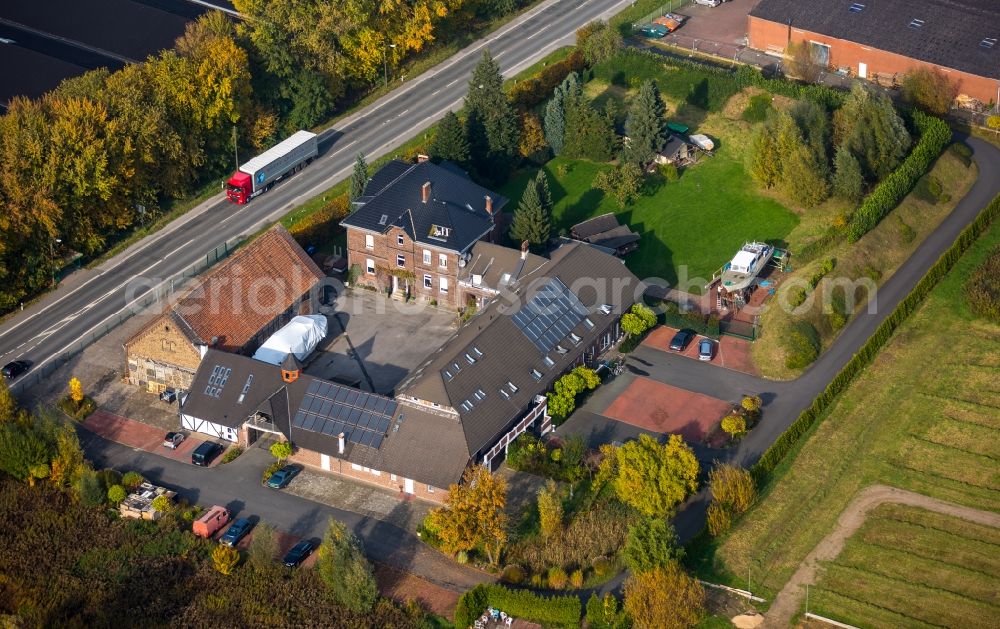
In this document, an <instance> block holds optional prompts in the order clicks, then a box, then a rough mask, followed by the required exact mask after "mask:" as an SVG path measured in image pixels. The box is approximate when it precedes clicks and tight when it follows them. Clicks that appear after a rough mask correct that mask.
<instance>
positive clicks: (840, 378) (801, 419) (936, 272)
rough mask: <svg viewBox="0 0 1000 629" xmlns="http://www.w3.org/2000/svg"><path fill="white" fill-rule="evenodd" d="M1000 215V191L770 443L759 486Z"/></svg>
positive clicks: (757, 468)
mask: <svg viewBox="0 0 1000 629" xmlns="http://www.w3.org/2000/svg"><path fill="white" fill-rule="evenodd" d="M998 215H1000V195H998V196H997V197H995V198H994V199H993V201H992V202H990V204H989V205H987V206H986V207H985V208H984V209H983V211H982V212H980V213H979V216H977V217H976V219H975V220H974V221H973V222H972V223H971V224H970V225H969V226H968V227H966V228H965V230H964V231H962V233H961V235H960V236H959V237H958V239H957V240H955V242H954V244H952V246H951V247H949V248H948V250H947V251H945V252H944V254H942V255H941V257H940V258H938V260H937V262H935V263H934V266H932V267H931V268H930V269H929V270H928V271H927V274H926V275H924V277H923V278H921V280H920V281H919V282H917V285H916V286H915V287H914V288H913V291H911V292H910V294H909V295H907V296H906V297H905V298H904V299H903V301H901V302H900V303H899V305H898V306H896V308H895V310H893V311H892V313H891V314H890V315H889V316H888V317H887V318H886V319H885V321H883V322H882V323H881V325H879V327H878V328H877V329H876V330H875V333H874V334H872V335H871V337H870V338H869V339H868V340H867V341H866V342H865V344H864V345H862V346H861V349H860V350H858V352H857V353H856V354H855V355H854V356H853V357H852V358H851V360H850V361H848V363H847V364H846V365H844V368H843V369H841V370H840V373H838V374H837V376H836V377H835V378H834V379H833V380H832V381H831V382H830V384H828V385H827V386H826V389H824V390H823V392H822V393H820V394H819V396H817V397H816V399H815V400H813V403H812V404H811V405H810V406H809V408H807V409H806V410H804V411H802V414H800V415H799V416H798V418H797V419H796V420H795V421H794V422H793V423H792V425H791V426H789V427H788V429H786V430H785V432H783V433H782V434H781V436H780V437H778V440H777V441H775V442H774V444H773V445H771V447H770V448H768V449H767V451H766V452H765V453H764V455H763V456H762V457H761V458H760V460H759V461H758V462H757V464H756V465H754V466H753V468H752V472H753V475H754V477H755V478H756V480H757V483H758V486H760V485H761V484H762V483H763V482H764V480H766V478H767V476H768V475H769V474H770V473H771V471H773V470H774V468H775V467H776V466H777V465H778V463H780V462H781V460H782V459H783V458H784V457H785V455H786V454H788V452H789V450H791V449H792V447H793V446H794V445H795V443H796V442H797V441H798V440H799V438H800V437H801V436H802V435H803V434H805V433H806V431H808V430H809V428H810V427H811V426H812V425H813V422H815V421H816V419H817V418H818V417H819V416H820V415H821V414H822V413H823V412H824V411H825V410H826V409H827V408H829V407H830V405H831V404H832V403H833V401H834V400H835V399H836V398H837V396H838V395H840V393H841V392H843V391H844V390H845V389H846V388H847V387H848V385H849V384H850V383H851V382H852V381H853V380H854V378H855V377H856V376H857V375H858V374H859V373H860V372H861V370H863V369H864V368H865V367H867V366H868V365H869V364H870V363H871V362H872V360H874V358H875V356H876V355H877V354H878V352H879V350H880V349H881V348H882V346H883V345H885V344H886V342H887V341H888V340H889V338H890V337H891V336H892V334H893V332H895V330H896V328H898V327H899V326H900V324H902V323H903V321H905V320H906V318H907V317H908V316H910V314H911V313H913V312H914V311H915V310H916V309H917V307H918V306H919V305H920V303H921V302H922V301H923V300H924V298H925V297H926V296H927V295H928V294H929V293H930V292H931V290H932V289H933V288H934V287H935V286H936V285H937V283H938V282H939V281H940V280H941V278H942V277H944V276H945V275H946V274H947V273H948V271H950V270H951V268H952V267H953V266H954V265H955V263H956V262H957V261H958V260H959V258H961V257H962V254H964V253H965V252H966V250H968V248H969V247H970V246H971V245H972V244H973V243H974V242H975V241H976V239H977V238H979V236H980V234H982V233H983V232H984V231H986V229H987V228H988V227H989V226H990V223H992V222H993V220H994V219H995V218H996V217H997V216H998Z"/></svg>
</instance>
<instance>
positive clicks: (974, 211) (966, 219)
mask: <svg viewBox="0 0 1000 629" xmlns="http://www.w3.org/2000/svg"><path fill="white" fill-rule="evenodd" d="M953 139H954V140H955V141H962V142H965V143H966V144H967V145H968V146H969V147H970V148H971V149H972V151H973V159H975V160H976V164H977V166H978V167H979V178H978V179H977V180H976V182H975V183H974V184H973V186H972V188H971V189H970V190H969V192H968V193H967V194H966V195H965V196H964V197H962V199H961V201H959V202H958V204H957V205H956V206H955V209H954V210H952V212H951V214H949V215H948V216H947V217H946V218H945V219H944V221H942V223H941V224H940V225H939V226H938V228H937V229H936V230H934V231H933V232H931V234H930V235H929V236H927V238H926V239H925V240H924V241H923V242H922V243H921V244H920V246H919V247H917V249H916V251H914V252H913V254H912V255H911V256H910V258H909V259H908V260H907V261H906V262H905V263H904V264H903V265H902V266H901V267H900V268H899V269H898V270H897V271H896V273H895V274H893V276H892V277H890V278H889V279H888V280H887V281H886V282H885V284H883V285H882V287H881V288H880V289H879V290H878V293H877V306H878V307H877V309H876V311H875V312H874V313H869V311H868V309H867V308H865V309H863V310H862V312H860V313H859V314H857V315H856V316H855V317H854V318H853V319H852V320H851V321H850V323H848V325H847V327H846V328H844V330H843V332H841V334H840V336H838V337H837V339H836V340H835V341H834V343H833V345H831V346H830V348H829V349H828V350H827V351H826V352H824V353H823V354H822V355H821V356H820V357H819V359H818V360H817V361H816V362H815V363H813V364H812V365H811V366H810V367H809V368H808V369H807V370H806V372H805V373H803V374H802V375H801V376H800V377H799V378H797V379H796V380H793V381H790V382H773V383H769V384H770V388H771V389H772V391H773V393H772V394H771V395H769V396H765V397H766V398H768V399H765V406H764V416H763V420H762V421H761V422H760V423H759V424H758V425H757V426H756V427H755V428H754V429H753V430H752V431H750V433H749V434H748V435H747V436H746V437H745V438H744V439H743V440H742V441H741V442H740V445H739V446H738V447H737V448H735V449H734V450H731V451H728V452H727V453H726V455H725V456H726V457H727V458H726V461H725V462H729V463H733V464H736V465H740V466H743V467H746V468H749V467H751V466H752V465H753V464H754V463H756V462H757V461H758V460H759V459H760V457H761V456H762V455H763V454H764V452H765V451H766V450H767V449H768V448H769V447H770V446H771V444H773V443H774V442H775V441H776V440H777V439H778V437H780V436H781V434H782V433H783V432H784V431H785V430H786V429H787V428H788V427H789V426H790V425H791V424H792V423H793V422H794V421H795V420H796V419H797V418H798V416H799V414H800V413H802V411H804V410H805V409H806V408H808V407H809V405H811V404H812V402H813V400H814V399H815V398H816V397H817V396H818V395H819V394H820V393H822V392H823V390H824V389H825V388H826V386H827V384H829V383H830V382H831V381H832V380H833V379H834V378H835V377H836V376H837V374H838V373H840V370H841V369H843V367H844V366H845V365H846V364H847V362H848V361H850V360H851V358H852V357H853V356H854V354H855V353H856V352H857V351H858V350H859V349H861V347H862V346H863V345H864V344H865V342H866V341H867V340H868V338H869V337H870V336H871V335H872V333H873V332H874V331H875V329H876V328H878V326H879V325H880V324H881V323H882V321H884V320H885V319H886V317H888V316H889V315H890V314H891V313H892V311H893V310H894V309H895V308H896V306H897V305H899V303H900V302H901V301H902V300H903V299H904V298H905V297H906V296H907V295H909V294H910V292H911V291H912V290H913V288H914V287H915V286H916V285H917V282H919V281H920V279H921V278H922V277H923V276H924V275H925V274H926V273H927V271H928V270H929V269H930V268H931V266H933V264H934V263H935V262H937V260H938V258H939V257H941V255H942V254H943V253H944V252H945V251H947V249H948V248H949V247H950V246H951V245H952V243H954V242H955V240H956V239H957V238H958V236H959V234H961V232H962V230H964V229H965V228H966V226H968V225H969V224H970V223H972V221H973V220H975V218H976V217H977V216H978V215H979V213H980V212H981V211H982V210H983V208H985V207H986V206H987V205H989V203H990V201H992V200H993V198H994V197H995V196H997V195H998V194H1000V177H996V176H995V173H1000V149H997V147H995V146H993V145H992V144H990V143H988V142H985V141H983V140H979V139H977V138H972V137H966V136H958V135H956V136H954V138H953ZM708 501H709V493H708V490H707V488H706V489H702V491H700V492H699V493H698V494H697V495H695V496H694V497H692V498H691V499H689V500H688V502H687V503H685V505H684V507H683V509H682V510H681V511H680V512H679V513H678V515H677V517H676V518H675V520H674V525H675V526H676V527H677V533H678V536H679V537H680V538H681V541H682V542H686V541H688V540H690V539H691V538H692V537H694V536H695V535H697V534H698V532H699V531H701V529H702V527H703V526H704V523H705V510H706V509H707V508H708Z"/></svg>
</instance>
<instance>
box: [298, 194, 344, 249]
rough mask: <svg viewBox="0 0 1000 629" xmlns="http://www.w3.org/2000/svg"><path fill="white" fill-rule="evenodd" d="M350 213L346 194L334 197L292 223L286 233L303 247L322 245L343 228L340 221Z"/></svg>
mask: <svg viewBox="0 0 1000 629" xmlns="http://www.w3.org/2000/svg"><path fill="white" fill-rule="evenodd" d="M350 213H351V204H350V203H349V202H348V201H347V195H346V194H342V195H340V196H339V197H334V198H333V199H331V200H330V201H329V202H327V203H326V204H325V205H324V206H323V207H321V208H320V209H318V210H316V211H315V212H313V213H312V214H309V215H308V216H305V217H304V218H302V220H299V221H296V222H295V223H292V224H291V225H290V226H289V227H288V233H290V234H291V235H292V237H293V238H295V240H296V241H297V242H298V243H299V244H300V245H302V246H303V247H308V246H310V245H322V244H324V243H327V242H329V241H331V240H333V239H334V237H336V236H337V234H339V233H340V232H341V231H342V230H343V229H344V228H343V227H341V226H340V221H342V220H343V219H344V218H346V217H347V215H348V214H350Z"/></svg>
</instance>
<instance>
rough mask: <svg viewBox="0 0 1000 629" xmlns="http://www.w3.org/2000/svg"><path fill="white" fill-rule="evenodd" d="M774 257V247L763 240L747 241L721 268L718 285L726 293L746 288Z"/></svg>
mask: <svg viewBox="0 0 1000 629" xmlns="http://www.w3.org/2000/svg"><path fill="white" fill-rule="evenodd" d="M772 257H774V247H772V246H771V245H769V244H767V243H764V242H748V243H746V244H744V245H743V247H741V248H740V250H739V251H738V252H736V255H735V256H733V259H732V260H730V261H729V264H727V265H726V266H725V267H723V269H722V277H721V278H720V279H719V283H720V287H721V288H722V290H724V291H726V292H727V293H735V292H740V291H743V290H746V289H747V288H749V287H750V286H751V285H752V284H753V283H754V280H756V279H757V275H758V274H760V272H761V271H762V270H763V269H764V267H765V266H766V265H767V263H768V262H769V261H770V260H771V258H772Z"/></svg>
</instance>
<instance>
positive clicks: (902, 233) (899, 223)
mask: <svg viewBox="0 0 1000 629" xmlns="http://www.w3.org/2000/svg"><path fill="white" fill-rule="evenodd" d="M896 227H898V228H899V237H900V238H902V239H903V242H905V243H906V244H910V243H911V242H913V240H914V239H915V238H916V237H917V230H915V229H913V228H912V227H910V226H909V225H907V223H906V221H904V220H903V218H902V217H901V216H900V215H899V214H897V215H896Z"/></svg>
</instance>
